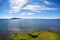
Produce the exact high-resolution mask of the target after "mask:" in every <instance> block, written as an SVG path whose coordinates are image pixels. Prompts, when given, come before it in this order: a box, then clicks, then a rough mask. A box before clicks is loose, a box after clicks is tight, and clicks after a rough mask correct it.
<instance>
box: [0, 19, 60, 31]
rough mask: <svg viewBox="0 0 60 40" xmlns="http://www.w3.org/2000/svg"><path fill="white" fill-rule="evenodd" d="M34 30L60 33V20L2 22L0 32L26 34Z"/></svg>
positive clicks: (0, 22) (13, 20)
mask: <svg viewBox="0 0 60 40" xmlns="http://www.w3.org/2000/svg"><path fill="white" fill-rule="evenodd" d="M32 30H52V31H60V20H48V19H44V20H43V19H11V20H9V19H8V20H2V19H1V20H0V31H15V32H24V31H32Z"/></svg>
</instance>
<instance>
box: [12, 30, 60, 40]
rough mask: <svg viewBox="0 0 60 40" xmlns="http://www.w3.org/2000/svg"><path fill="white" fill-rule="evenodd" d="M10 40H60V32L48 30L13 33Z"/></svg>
mask: <svg viewBox="0 0 60 40" xmlns="http://www.w3.org/2000/svg"><path fill="white" fill-rule="evenodd" d="M11 40H60V34H57V33H54V32H48V31H40V32H26V33H25V34H20V33H14V34H12V35H11Z"/></svg>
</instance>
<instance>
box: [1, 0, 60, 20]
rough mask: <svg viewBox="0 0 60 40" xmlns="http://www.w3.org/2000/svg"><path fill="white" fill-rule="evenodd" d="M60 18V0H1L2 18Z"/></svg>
mask: <svg viewBox="0 0 60 40" xmlns="http://www.w3.org/2000/svg"><path fill="white" fill-rule="evenodd" d="M14 17H16V18H27V19H34V18H37V19H56V18H60V0H0V19H4V18H14Z"/></svg>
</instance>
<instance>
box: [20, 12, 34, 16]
mask: <svg viewBox="0 0 60 40" xmlns="http://www.w3.org/2000/svg"><path fill="white" fill-rule="evenodd" d="M34 14H35V13H31V12H29V13H21V14H20V16H26V15H28V16H31V15H34Z"/></svg>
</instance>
